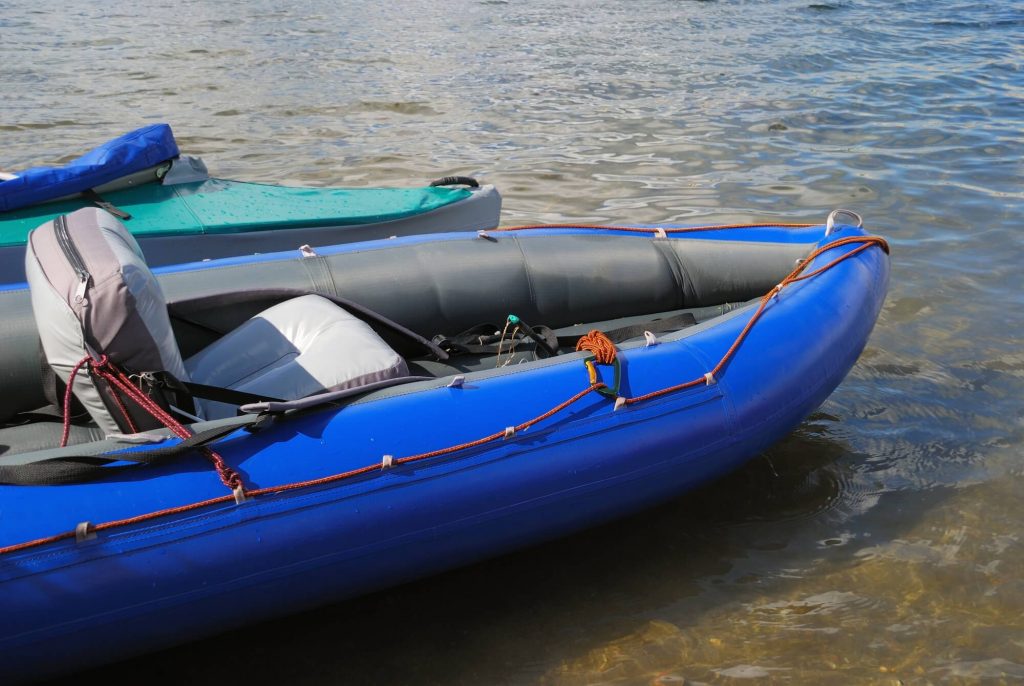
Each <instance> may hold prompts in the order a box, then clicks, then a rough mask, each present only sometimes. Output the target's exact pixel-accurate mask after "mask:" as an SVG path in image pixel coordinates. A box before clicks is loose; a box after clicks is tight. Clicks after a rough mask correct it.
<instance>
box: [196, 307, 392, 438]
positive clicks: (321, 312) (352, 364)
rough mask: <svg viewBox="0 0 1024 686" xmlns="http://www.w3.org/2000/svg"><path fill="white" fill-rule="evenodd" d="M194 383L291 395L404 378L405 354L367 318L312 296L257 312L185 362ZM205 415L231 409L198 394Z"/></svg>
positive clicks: (210, 416) (217, 416) (282, 396)
mask: <svg viewBox="0 0 1024 686" xmlns="http://www.w3.org/2000/svg"><path fill="white" fill-rule="evenodd" d="M185 369H186V370H187V372H188V376H189V377H190V379H191V380H192V381H193V382H195V383H201V384H205V385H208V386H219V387H221V388H230V389H231V390H235V391H242V392H245V393H252V394H254V395H263V396H266V397H268V398H279V399H282V400H297V399H299V398H303V397H305V396H308V395H312V394H314V393H321V392H324V391H339V390H343V389H346V388H356V387H359V386H364V385H367V384H370V383H376V382H378V381H384V380H387V379H393V378H397V377H402V376H408V374H409V370H408V368H407V366H406V363H405V360H404V359H403V358H402V357H401V356H400V355H399V354H398V353H396V352H395V351H394V350H392V349H391V348H390V347H389V346H388V345H387V344H386V343H384V341H383V340H382V339H381V338H380V336H378V335H377V333H376V332H375V331H374V330H373V329H371V328H370V326H369V325H368V324H366V322H364V321H362V320H361V319H357V318H356V317H355V316H353V315H352V314H350V313H349V312H347V311H346V310H344V309H343V308H341V307H339V306H338V305H335V304H334V303H332V302H331V301H330V300H327V299H326V298H322V297H320V296H318V295H305V296H301V297H298V298H292V299H291V300H286V301H284V302H282V303H280V304H278V305H274V306H273V307H271V308H269V309H266V310H264V311H263V312H261V313H259V314H257V315H256V316H255V317H253V318H252V319H249V320H248V321H246V322H245V323H244V324H242V325H241V326H239V327H238V328H236V329H235V330H233V331H231V332H229V333H228V334H227V335H226V336H224V337H223V338H220V339H219V340H217V341H215V342H214V343H213V344H211V345H210V346H208V347H206V348H204V349H203V350H202V351H200V352H199V353H197V354H196V355H193V356H192V357H190V358H188V359H187V360H185ZM197 405H199V407H200V408H201V410H202V415H203V416H204V417H205V418H206V419H220V418H222V417H229V416H233V415H234V414H235V407H234V406H233V405H228V404H225V403H218V402H212V401H209V400H198V401H197Z"/></svg>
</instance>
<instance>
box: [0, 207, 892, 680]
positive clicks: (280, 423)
mask: <svg viewBox="0 0 1024 686" xmlns="http://www.w3.org/2000/svg"><path fill="white" fill-rule="evenodd" d="M839 218H841V217H839ZM830 219H831V218H830ZM857 224H858V223H857V222H851V223H849V224H842V223H839V222H832V221H830V222H829V226H828V227H827V228H826V226H822V225H818V226H795V225H794V226H776V225H766V226H750V227H714V228H707V227H691V228H680V227H658V228H651V227H544V228H537V227H529V228H521V229H518V230H498V231H493V232H487V233H485V234H482V235H479V236H478V235H467V234H435V235H427V236H411V237H407V238H399V239H396V240H391V241H377V242H368V243H359V244H349V245H340V246H335V247H332V248H329V249H321V250H318V251H317V252H316V254H315V255H314V256H310V255H302V254H299V253H297V252H289V253H279V254H273V255H262V256H256V257H251V258H247V259H240V258H238V259H227V260H219V261H213V262H206V263H197V264H190V265H178V266H174V267H169V268H164V269H161V270H157V274H156V276H155V278H156V280H157V281H158V283H159V286H160V289H162V293H163V296H164V297H165V298H166V301H167V303H166V306H167V310H168V312H169V313H170V321H171V324H172V326H173V329H174V336H175V338H176V342H177V346H178V348H179V349H180V353H181V358H182V359H183V360H184V367H185V368H186V369H187V373H188V375H189V376H190V378H191V381H193V382H195V381H199V382H200V383H208V384H211V383H212V385H218V386H229V387H231V388H234V389H236V390H239V389H242V390H245V389H249V391H252V390H253V389H254V388H256V387H257V386H258V385H259V384H256V385H253V383H252V382H251V379H253V378H256V377H260V375H261V374H263V371H258V372H252V374H250V375H249V376H248V377H247V378H249V379H250V382H246V383H248V384H249V385H246V384H245V383H240V382H233V381H230V380H229V379H227V377H226V376H223V375H222V376H218V374H221V373H222V372H221V371H217V370H213V368H214V367H216V368H217V369H220V370H223V369H224V368H225V367H226V366H230V365H231V364H235V363H236V362H237V360H238V359H239V358H246V359H248V358H253V359H252V360H250V361H251V362H252V364H253V365H255V366H260V365H262V366H263V367H265V366H267V365H265V364H264V363H263V362H261V361H259V360H258V359H256V358H258V356H259V355H261V354H263V353H262V352H261V351H260V350H258V348H259V347H260V346H259V345H257V344H256V343H255V342H254V341H265V340H267V339H266V336H267V335H269V334H267V333H266V332H268V331H272V330H273V331H284V330H286V329H287V330H289V331H291V330H293V329H294V330H299V329H301V330H303V331H305V332H306V333H301V334H300V335H299V338H303V337H305V336H306V334H307V333H308V332H309V331H312V330H314V329H315V330H316V331H318V332H320V333H318V335H322V336H326V337H328V338H327V339H325V340H329V341H330V349H331V351H332V352H331V355H330V357H331V359H329V360H328V359H320V358H319V357H318V356H317V353H316V350H317V344H316V343H310V342H308V341H305V339H303V342H301V343H294V345H295V346H296V350H297V352H295V353H294V354H296V355H299V356H300V357H303V356H304V358H305V360H306V362H305V363H304V364H305V366H304V371H303V374H305V375H307V376H312V377H316V378H317V379H318V380H319V381H320V382H321V383H322V385H323V386H324V388H323V390H321V391H317V392H314V393H312V394H308V393H307V394H303V393H297V394H292V396H291V397H289V396H288V393H287V386H288V384H283V383H280V379H277V380H275V381H273V383H276V384H277V386H276V387H274V390H275V393H270V390H269V388H270V387H267V386H263V387H262V388H263V392H265V393H266V395H267V396H271V395H275V398H272V399H271V398H269V397H268V398H258V397H241V398H238V399H236V401H235V405H231V409H230V410H229V411H227V410H225V411H218V410H217V409H216V407H220V406H221V405H223V407H228V406H229V405H230V402H229V401H228V400H226V399H225V398H224V397H219V400H217V401H216V402H214V403H213V404H210V402H211V401H210V400H205V399H203V396H202V394H201V393H199V392H198V391H196V396H195V401H196V402H195V405H194V406H191V409H192V411H193V412H192V413H193V414H195V415H196V417H197V419H202V421H192V420H185V419H182V420H181V421H182V425H183V426H185V427H186V432H185V433H178V432H177V430H176V429H174V428H172V429H164V428H160V427H157V428H142V427H138V428H139V431H138V432H136V433H130V432H125V431H120V432H119V431H105V430H101V429H99V428H97V427H101V426H102V421H104V419H107V420H109V417H105V418H103V417H100V418H97V417H95V416H94V417H92V418H90V417H89V416H88V415H84V418H83V417H81V416H79V417H77V418H70V419H69V421H67V422H62V421H61V419H60V417H59V416H55V417H54V418H53V420H52V421H49V422H47V421H45V420H43V419H40V415H39V413H38V411H35V410H33V408H31V407H27V406H26V405H32V403H31V402H28V401H26V402H24V403H22V406H20V407H19V406H16V405H15V404H14V401H8V403H7V406H6V407H4V408H2V411H0V422H5V423H6V425H7V426H6V428H0V451H5V452H3V453H2V454H0V483H6V484H7V485H0V502H2V503H3V506H2V508H0V616H2V617H3V618H4V621H3V622H2V623H0V675H2V676H3V677H4V683H11V682H12V680H13V681H18V680H29V679H38V678H41V677H44V676H52V675H54V674H57V673H61V672H67V671H72V670H78V669H82V668H85V667H88V666H92V665H96V664H100V663H104V662H109V661H114V660H118V659H122V658H125V657H127V656H131V655H135V654H138V653H142V652H146V651H152V650H156V649H160V648H163V647H167V646H169V645H172V644H177V643H182V642H186V641H191V640H195V639H197V638H199V637H202V636H205V635H209V634H213V633H216V632H220V631H224V630H227V629H230V628H232V627H237V626H240V625H243V624H249V623H251V622H254V621H258V620H263V619H267V618H271V617H275V616H280V615H283V614H285V613H292V612H296V611H300V610H303V609H306V608H312V607H315V606H318V605H322V604H325V603H330V602H334V601H337V600H339V599H343V598H346V597H351V596H354V595H357V594H362V593H366V592H368V591H371V590H374V589H379V588H382V587H385V586H388V585H392V584H397V583H400V582H403V581H407V580H411V579H414V578H417V577H422V576H424V575H428V574H433V573H436V572H439V571H441V570H445V569H449V568H452V567H455V566H458V565H465V564H468V563H471V562H473V561H476V560H480V559H483V558H486V557H489V556H494V555H499V554H502V553H505V552H508V551H511V550H514V549H516V548H519V547H522V546H526V545H531V544H535V543H537V542H540V541H544V540H548V539H552V538H555V537H559V536H564V535H566V534H569V533H572V532H574V531H578V530H581V529H584V528H586V527H591V526H594V525H596V524H599V523H602V522H605V521H608V520H611V519H613V518H616V517H621V516H624V515H626V514H629V513H633V512H636V511H638V510H641V509H643V508H646V507H650V506H652V505H655V504H657V503H661V502H663V501H665V500H666V499H670V498H676V497H679V496H680V495H682V494H685V493H686V492H687V491H688V490H689V489H692V488H693V487H694V486H696V485H698V484H701V483H703V482H706V481H708V480H710V479H714V478H716V477H719V476H721V475H723V474H725V473H727V472H729V471H730V470H733V469H735V468H736V467H737V466H738V465H741V464H743V463H744V462H745V461H747V460H749V459H751V458H752V457H754V456H756V455H758V454H759V453H761V452H762V451H764V450H765V449H767V448H768V447H769V446H771V445H772V444H773V443H774V442H776V441H778V440H779V439H780V438H782V437H783V436H785V435H786V434H787V433H788V432H790V431H792V430H793V429H794V428H795V427H796V426H797V425H798V424H799V423H800V422H801V421H803V420H804V418H806V417H807V416H808V414H809V413H811V412H812V411H814V410H815V409H816V408H817V407H818V406H819V405H820V404H821V403H822V402H823V401H824V400H825V399H826V398H827V397H828V396H829V394H830V393H831V392H832V391H833V390H834V389H835V388H836V386H837V385H838V384H839V383H840V382H841V381H842V380H843V378H844V377H845V375H846V374H847V372H848V371H849V370H850V368H851V367H852V366H853V365H854V363H855V362H856V361H857V358H858V356H859V355H860V353H861V351H862V350H863V348H864V346H865V344H866V342H867V340H868V336H869V334H870V332H871V330H872V327H873V326H874V324H875V321H876V318H877V316H878V314H879V311H880V309H881V307H882V304H883V300H884V298H885V295H886V289H887V284H888V276H889V259H888V247H887V245H886V244H885V242H884V241H883V240H882V239H880V238H878V237H875V236H870V235H869V234H867V233H866V232H865V231H864V230H863V229H862V228H860V227H859V226H858V225H857ZM69 226H70V230H69ZM76 226H77V225H76V224H75V221H74V218H72V221H71V222H70V224H69V225H67V226H65V227H63V229H62V228H61V227H59V226H58V227H56V232H57V233H56V235H58V237H59V236H60V235H70V236H71V237H72V238H74V240H75V241H77V242H78V245H79V247H80V248H81V252H82V253H83V254H84V253H86V252H87V251H86V250H85V248H82V247H81V246H82V244H83V241H84V240H86V238H85V237H84V236H85V234H84V233H76V230H77V229H76V228H75V227H76ZM52 229H53V227H50V228H49V229H48V230H52ZM42 230H43V227H41V229H40V231H42ZM62 232H63V233H62ZM48 235H49V234H48ZM35 247H36V248H37V249H38V250H39V251H40V253H42V252H43V250H44V248H45V246H44V244H43V237H42V236H40V238H39V239H38V245H37V246H35ZM87 257H88V255H87ZM39 259H40V264H42V265H43V266H44V268H45V267H46V260H47V259H48V258H47V257H46V256H45V255H44V256H41V257H40V258H39ZM86 262H88V260H86ZM86 266H88V265H86ZM36 287H37V286H36V285H35V284H34V283H33V285H32V287H31V288H32V291H33V292H31V293H30V292H29V287H28V286H25V285H24V284H22V285H19V286H9V287H4V288H0V306H2V307H3V308H4V311H5V312H10V313H12V314H11V322H10V324H11V331H12V334H11V336H10V338H9V344H8V345H7V346H5V348H4V349H3V350H2V351H0V357H2V358H3V359H0V362H2V363H4V364H5V365H7V366H11V365H16V364H18V362H17V360H23V359H26V358H27V357H29V356H28V354H27V353H26V352H25V351H26V350H29V351H32V352H36V351H37V350H38V348H37V347H36V346H37V345H38V340H39V338H40V336H42V337H43V339H44V345H45V344H46V337H47V336H48V334H47V333H46V332H45V331H44V330H43V329H42V328H37V326H36V322H35V320H34V317H33V314H32V307H31V306H29V305H28V304H27V303H28V301H29V298H30V297H31V299H32V303H33V304H34V305H35V306H36V307H37V309H38V307H40V302H41V301H40V300H39V297H41V296H40V295H39V294H37V293H36V292H35V289H36ZM87 297H90V298H92V297H93V296H92V295H89V296H87ZM95 297H96V298H99V297H100V294H98V293H97V295H96V296H95ZM311 298H312V299H313V300H310V299H311ZM314 301H315V302H314ZM296 302H300V303H303V304H302V306H301V307H298V306H294V307H293V305H294V303H296ZM289 303H292V305H289ZM289 307H291V308H292V311H291V312H287V310H288V308H289ZM331 308H338V310H339V311H338V312H335V310H333V309H331ZM314 310H315V312H316V314H315V315H314V314H311V313H313V312H314ZM282 313H284V314H282ZM37 314H38V313H37ZM350 314H352V315H354V316H355V318H356V319H359V320H360V322H362V324H360V326H362V325H363V324H365V326H364V327H363V328H362V329H360V331H363V333H360V334H358V335H356V334H353V333H348V334H344V335H342V336H341V337H340V338H331V337H332V336H335V335H341V334H337V330H339V329H341V328H344V326H347V325H344V326H343V325H342V324H338V326H337V327H334V328H330V327H319V328H318V326H316V325H314V324H315V323H317V322H321V323H322V322H325V321H332V322H333V321H335V319H337V321H338V322H342V321H346V322H347V321H349V319H350V317H349V315H350ZM307 315H308V317H307ZM288 317H294V318H295V319H293V320H291V321H290V323H288V324H287V325H284V324H280V322H281V321H282V320H283V319H287V318H288ZM304 318H308V319H310V320H313V321H312V322H310V321H305V322H304ZM254 322H255V324H254ZM275 322H276V323H275ZM296 322H298V323H296ZM42 326H43V323H42V322H40V327H42ZM46 326H49V324H47V325H46ZM273 326H277V327H278V329H272V328H271V327H273ZM332 326H333V325H332ZM252 327H262V328H260V329H259V331H261V332H262V333H260V335H259V337H256V338H253V337H251V336H252V332H251V331H250V330H251V329H252ZM289 327H291V328H290V329H289ZM327 328H330V331H327V330H326V329H327ZM321 329H323V331H321ZM364 329H366V330H371V331H372V332H373V333H372V336H371V334H366V335H365V336H364V333H365V331H364ZM288 335H291V334H288ZM360 336H362V337H360ZM367 336H371V337H370V338H368V337H367ZM247 337H248V338H247ZM371 338H372V340H371ZM232 346H234V347H233V348H232ZM225 349H227V351H228V352H229V353H231V354H227V353H226V352H225ZM46 352H47V355H48V356H49V355H50V354H51V352H52V351H51V350H50V348H49V347H47V350H46ZM370 352H373V353H374V354H376V353H382V354H385V357H386V364H385V363H383V362H382V363H381V364H379V365H377V366H376V367H374V370H375V375H374V376H372V378H371V377H370V376H366V369H365V368H360V369H359V370H358V373H360V374H363V377H360V378H361V379H362V381H360V382H358V383H354V384H352V383H350V384H349V385H347V386H346V385H345V384H344V383H339V382H338V379H337V378H335V377H331V380H324V379H323V378H322V377H323V376H324V375H329V374H332V373H334V372H336V371H338V370H339V369H341V368H346V374H347V373H349V372H352V373H356V372H355V371H353V370H351V369H347V368H349V367H352V366H353V365H357V364H362V362H360V361H359V360H362V358H363V356H365V355H369V353H370ZM97 354H98V353H97ZM114 354H115V353H114V352H113V351H111V352H110V355H111V357H110V359H111V360H112V359H114V358H113V356H114ZM276 354H277V353H274V355H276ZM289 354H290V353H289ZM395 356H397V357H395ZM286 357H287V356H286ZM399 358H400V359H399ZM35 359H38V353H36V358H35ZM275 359H277V358H276V357H275ZM393 359H398V364H397V365H396V364H394V363H393V362H392V360H393ZM51 362H53V359H52V358H51ZM214 362H216V364H214ZM208 363H209V364H208ZM274 364H275V365H276V364H278V363H277V362H275V363H274ZM282 364H283V363H282ZM368 364H369V363H368ZM385 368H386V370H387V371H385ZM83 369H91V372H90V373H91V378H92V379H94V380H98V379H109V380H110V381H109V383H110V384H111V385H112V386H113V385H115V384H116V383H118V381H117V379H118V376H117V374H118V373H120V372H121V371H125V373H126V374H128V372H131V371H132V370H119V369H117V367H116V365H114V364H113V363H112V362H110V361H109V360H107V359H106V353H104V359H103V360H96V359H93V360H91V361H86V362H85V363H84V366H83ZM261 369H262V367H261ZM282 369H284V368H283V367H282ZM289 369H290V367H289ZM211 370H213V371H211ZM396 370H397V371H396ZM134 371H135V372H142V371H144V370H134ZM292 371H294V372H295V373H298V371H297V370H292ZM23 372H24V373H22V374H21V375H20V376H18V377H17V378H11V377H8V378H7V379H6V381H5V387H4V390H5V391H6V392H5V393H4V394H3V395H7V396H19V397H23V396H25V395H26V394H27V393H28V385H29V384H31V383H37V384H38V383H41V381H40V377H39V372H38V363H37V364H36V369H35V370H27V369H26V370H23ZM82 374H84V372H82ZM247 374H248V372H247ZM59 375H60V372H59V370H58V376H59ZM128 375H129V376H131V378H132V379H133V383H134V381H136V380H137V381H138V383H140V384H141V383H142V380H141V379H140V378H137V377H136V376H133V375H130V374H128ZM72 376H74V373H73V374H72ZM125 378H128V377H127V376H126V377H125ZM260 378H264V377H260ZM303 379H305V377H303ZM97 383H98V381H97ZM268 383H270V382H268ZM160 388H164V390H166V387H160ZM74 390H75V393H76V394H77V393H78V392H79V390H80V389H79V387H78V385H77V384H76V386H75V389H74ZM151 390H152V389H151ZM158 390H159V388H158ZM129 391H131V389H128V390H126V391H124V397H123V400H124V402H125V403H129V402H139V403H140V405H142V404H145V403H146V402H147V401H146V400H145V398H143V399H141V400H139V399H137V398H135V397H134V396H132V395H131V393H130V392H129ZM235 406H240V407H241V409H240V410H238V411H236V409H235ZM107 407H108V408H112V407H113V405H110V404H109V403H108V405H107ZM30 410H32V411H33V412H34V413H29V411H30ZM90 412H92V410H90ZM111 412H114V414H116V412H115V411H114V410H113V409H111ZM62 432H64V433H66V434H67V435H68V441H67V442H68V445H67V446H66V447H64V448H58V447H53V446H55V445H57V444H58V442H59V439H60V437H61V433H62ZM175 434H177V435H175ZM177 436H183V437H184V438H178V437H177ZM203 451H205V454H204V452H203ZM213 456H216V458H217V459H214V457H213ZM57 656H59V657H57Z"/></svg>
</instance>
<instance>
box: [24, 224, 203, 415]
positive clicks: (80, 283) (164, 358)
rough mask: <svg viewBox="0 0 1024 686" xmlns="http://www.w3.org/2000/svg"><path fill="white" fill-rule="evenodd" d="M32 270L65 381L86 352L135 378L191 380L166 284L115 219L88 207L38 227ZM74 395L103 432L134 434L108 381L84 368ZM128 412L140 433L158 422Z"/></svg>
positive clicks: (38, 310) (39, 319) (37, 312)
mask: <svg viewBox="0 0 1024 686" xmlns="http://www.w3.org/2000/svg"><path fill="white" fill-rule="evenodd" d="M25 272H26V276H27V279H28V284H29V290H30V292H31V299H32V311H33V314H34V316H35V320H36V325H37V327H38V330H39V338H40V341H41V342H42V346H43V352H44V354H45V356H46V360H47V362H48V363H49V364H50V366H51V367H52V368H53V370H54V372H55V373H56V374H57V376H58V377H60V379H61V380H63V381H64V382H65V383H68V378H69V377H70V375H71V371H72V369H73V368H74V367H75V365H76V364H78V363H79V362H80V361H81V360H82V359H83V358H84V357H85V356H86V355H91V356H92V357H93V358H94V359H99V357H100V356H101V355H106V356H107V357H108V358H109V359H110V361H111V362H113V363H114V364H115V365H117V366H118V367H120V368H121V369H123V370H125V371H126V372H129V373H130V372H144V371H157V370H162V371H168V372H170V373H171V374H173V375H174V376H175V377H177V378H179V379H181V380H183V381H187V380H188V379H187V373H186V371H185V365H184V364H183V363H182V359H181V353H180V352H179V350H178V345H177V343H176V342H175V340H174V333H173V331H172V329H171V322H170V318H169V317H168V315H167V305H166V301H165V299H164V294H163V291H162V290H161V289H160V284H159V283H158V282H157V280H156V278H155V277H154V276H153V273H152V272H151V271H150V270H149V267H147V266H146V262H145V259H144V257H143V255H142V251H141V250H140V249H139V245H138V243H137V242H136V241H135V238H134V237H133V236H132V235H131V233H129V232H128V230H127V229H125V227H124V225H123V224H121V222H119V221H118V220H117V219H116V218H114V217H113V216H112V215H111V214H109V213H107V212H105V211H103V210H101V209H98V208H92V207H89V208H83V209H80V210H78V211H76V212H73V213H71V214H69V215H67V216H61V217H57V218H56V219H54V220H53V221H50V222H46V223H45V224H43V225H41V226H39V227H38V228H36V229H35V230H33V231H32V233H31V234H29V238H28V246H27V250H26V255H25ZM72 390H73V391H74V393H75V396H76V397H77V398H78V399H79V400H80V401H81V402H82V404H83V405H84V406H85V408H86V409H87V410H88V412H89V414H90V415H91V416H92V418H93V420H95V422H96V423H97V424H98V425H99V427H100V428H101V429H103V430H104V431H106V432H108V433H109V432H117V431H126V430H128V428H129V424H128V422H127V421H126V419H125V418H124V416H123V413H122V412H121V411H120V408H119V404H118V403H117V402H116V400H115V399H114V398H113V397H112V395H111V391H110V389H108V388H107V387H106V384H105V383H103V382H97V381H96V380H95V379H94V378H92V376H91V375H89V374H87V373H85V372H84V371H83V372H79V373H78V374H76V376H75V379H74V381H73V386H72ZM157 400H158V402H160V401H161V399H157ZM127 409H128V411H129V413H130V414H131V415H132V417H133V419H135V424H136V428H138V429H147V428H152V427H155V426H157V425H158V424H157V422H156V420H153V419H152V418H151V417H150V416H149V415H148V414H146V413H143V412H137V411H136V410H138V408H136V407H131V406H129V407H128V408H127Z"/></svg>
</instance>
